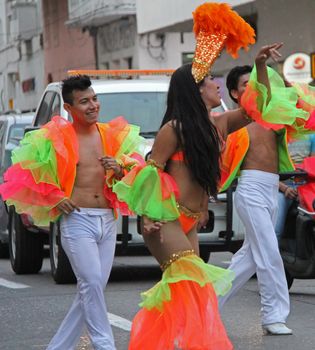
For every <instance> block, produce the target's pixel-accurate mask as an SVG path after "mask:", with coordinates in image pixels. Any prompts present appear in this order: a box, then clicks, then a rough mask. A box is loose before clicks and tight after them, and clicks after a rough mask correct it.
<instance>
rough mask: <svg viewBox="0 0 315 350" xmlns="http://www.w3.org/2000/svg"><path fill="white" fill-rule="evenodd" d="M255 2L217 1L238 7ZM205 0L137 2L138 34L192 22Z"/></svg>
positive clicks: (239, 0) (248, 0)
mask: <svg viewBox="0 0 315 350" xmlns="http://www.w3.org/2000/svg"><path fill="white" fill-rule="evenodd" d="M252 1H254V0H216V2H219V3H222V2H225V3H229V4H230V5H231V6H238V5H242V4H246V3H250V2H252ZM204 2H205V0H137V20H138V33H139V34H142V33H147V32H150V31H154V30H158V29H161V28H162V29H163V27H168V26H172V25H174V24H176V23H180V22H185V21H190V20H191V19H192V12H193V11H194V10H195V8H196V7H197V6H199V5H201V4H203V3H204Z"/></svg>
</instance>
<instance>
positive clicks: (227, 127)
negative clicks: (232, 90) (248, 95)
mask: <svg viewBox="0 0 315 350" xmlns="http://www.w3.org/2000/svg"><path fill="white" fill-rule="evenodd" d="M282 45H283V44H282V43H275V44H272V45H266V46H263V47H262V48H261V49H260V50H259V51H258V53H257V55H256V58H255V65H256V70H257V81H258V82H259V83H260V84H263V85H264V86H265V87H266V89H267V91H268V100H267V102H269V100H270V98H271V89H270V83H269V78H268V73H267V66H266V61H267V60H268V59H269V58H272V59H273V60H274V61H277V60H278V59H279V57H281V54H280V53H279V51H278V49H279V48H281V47H282ZM251 121H252V120H251V118H250V117H249V116H248V115H247V114H246V112H245V110H244V109H243V108H238V109H235V110H231V111H227V112H225V113H223V114H222V115H221V116H220V117H218V118H217V119H216V122H215V123H216V126H217V127H219V129H220V131H221V132H222V134H223V135H224V136H227V135H228V134H230V133H232V132H234V131H236V130H238V129H240V128H242V127H244V126H246V125H247V124H249V123H250V122H251Z"/></svg>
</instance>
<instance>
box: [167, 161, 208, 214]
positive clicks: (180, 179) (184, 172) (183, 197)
mask: <svg viewBox="0 0 315 350" xmlns="http://www.w3.org/2000/svg"><path fill="white" fill-rule="evenodd" d="M167 172H168V173H169V174H170V175H171V176H172V177H173V178H174V179H175V181H176V183H177V186H178V188H179V193H180V197H179V200H178V202H179V203H180V204H181V205H182V206H184V207H186V208H187V209H189V210H191V211H192V212H195V213H199V212H201V211H203V210H204V208H203V202H204V194H205V192H204V190H203V189H202V188H201V186H200V185H199V184H198V183H197V181H195V180H194V179H193V178H192V175H191V173H190V170H189V169H188V168H187V166H186V164H185V163H184V162H179V161H172V160H169V161H168V163H167Z"/></svg>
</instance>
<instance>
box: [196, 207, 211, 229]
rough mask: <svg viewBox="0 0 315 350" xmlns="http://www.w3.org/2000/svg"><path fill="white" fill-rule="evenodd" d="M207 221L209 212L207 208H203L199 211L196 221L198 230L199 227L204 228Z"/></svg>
mask: <svg viewBox="0 0 315 350" xmlns="http://www.w3.org/2000/svg"><path fill="white" fill-rule="evenodd" d="M208 221H209V212H208V210H205V211H203V212H202V213H201V216H200V219H199V221H198V226H197V229H198V230H200V229H201V228H206V227H207V223H208Z"/></svg>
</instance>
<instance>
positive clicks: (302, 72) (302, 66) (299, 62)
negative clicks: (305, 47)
mask: <svg viewBox="0 0 315 350" xmlns="http://www.w3.org/2000/svg"><path fill="white" fill-rule="evenodd" d="M283 75H284V77H285V78H286V79H287V80H288V81H290V82H296V83H310V82H311V81H312V77H311V59H310V56H309V55H307V54H305V53H301V52H300V53H295V54H293V55H290V56H289V57H288V58H287V59H286V60H285V61H284V64H283Z"/></svg>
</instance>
